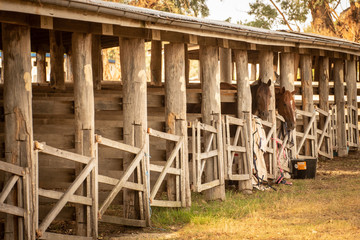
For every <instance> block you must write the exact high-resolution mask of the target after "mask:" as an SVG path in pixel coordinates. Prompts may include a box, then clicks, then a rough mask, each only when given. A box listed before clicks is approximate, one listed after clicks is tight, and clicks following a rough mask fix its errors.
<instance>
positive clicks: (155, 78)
mask: <svg viewBox="0 0 360 240" xmlns="http://www.w3.org/2000/svg"><path fill="white" fill-rule="evenodd" d="M161 60H162V43H161V41H157V40H152V41H151V62H150V69H151V82H152V83H153V84H154V85H156V86H161V84H162V83H161V69H162V61H161Z"/></svg>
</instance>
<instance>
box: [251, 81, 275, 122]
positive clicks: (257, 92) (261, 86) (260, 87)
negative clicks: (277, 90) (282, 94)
mask: <svg viewBox="0 0 360 240" xmlns="http://www.w3.org/2000/svg"><path fill="white" fill-rule="evenodd" d="M270 86H271V80H270V79H269V81H268V82H267V83H264V82H262V81H261V79H259V80H258V81H257V82H255V83H253V84H252V85H251V86H250V89H251V97H252V105H251V109H252V110H251V112H252V114H254V115H257V116H258V117H260V118H261V119H262V120H266V119H267V118H268V117H269V104H270V98H271V92H270Z"/></svg>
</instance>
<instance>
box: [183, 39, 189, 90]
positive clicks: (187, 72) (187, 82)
mask: <svg viewBox="0 0 360 240" xmlns="http://www.w3.org/2000/svg"><path fill="white" fill-rule="evenodd" d="M188 50H189V47H188V44H186V43H185V48H184V51H185V82H186V85H188V84H189V83H190V59H189V51H188Z"/></svg>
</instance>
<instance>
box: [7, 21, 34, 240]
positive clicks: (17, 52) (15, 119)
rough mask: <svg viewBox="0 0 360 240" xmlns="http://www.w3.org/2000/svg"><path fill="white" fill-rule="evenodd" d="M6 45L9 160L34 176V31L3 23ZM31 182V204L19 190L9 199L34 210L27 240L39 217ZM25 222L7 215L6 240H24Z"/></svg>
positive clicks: (8, 175) (14, 203) (13, 202)
mask: <svg viewBox="0 0 360 240" xmlns="http://www.w3.org/2000/svg"><path fill="white" fill-rule="evenodd" d="M2 44H3V45H2V46H3V59H4V80H5V81H4V115H5V127H4V129H5V159H6V162H8V163H11V164H14V165H19V166H22V167H27V168H29V170H30V176H32V174H34V168H33V167H34V166H35V164H36V163H35V160H34V152H33V149H34V148H33V124H32V102H31V99H32V89H31V59H30V53H31V49H30V28H29V27H27V26H18V25H12V24H5V23H3V24H2ZM10 176H11V175H10V174H6V177H7V179H9V178H10ZM30 176H27V177H30ZM30 179H31V182H30V186H28V187H30V188H31V190H30V191H29V196H28V197H29V198H28V201H29V202H27V203H26V202H24V201H25V199H26V198H27V196H23V197H22V198H20V196H22V193H21V191H16V190H13V191H12V192H11V193H10V195H9V196H8V199H7V203H8V204H11V205H16V203H17V200H19V201H20V202H23V203H22V204H21V205H23V206H27V205H29V206H30V209H26V207H25V209H24V210H25V214H27V215H28V216H27V217H28V221H29V220H30V222H31V226H30V229H28V232H25V234H24V236H25V239H29V238H30V239H35V223H33V221H34V220H35V219H36V216H37V214H38V212H37V207H36V200H35V199H36V196H35V193H36V189H35V184H36V183H35V182H34V179H33V178H32V177H30ZM23 187H24V186H23ZM17 198H19V199H17ZM19 219H20V218H19ZM21 219H22V220H20V221H18V217H15V216H14V215H9V214H8V215H6V220H5V236H4V237H5V238H4V239H5V240H10V239H11V240H12V239H20V238H22V237H21V235H22V233H23V229H24V225H23V220H24V219H23V218H21ZM25 220H26V219H25ZM21 225H22V226H21ZM25 226H26V222H25ZM25 229H26V228H25Z"/></svg>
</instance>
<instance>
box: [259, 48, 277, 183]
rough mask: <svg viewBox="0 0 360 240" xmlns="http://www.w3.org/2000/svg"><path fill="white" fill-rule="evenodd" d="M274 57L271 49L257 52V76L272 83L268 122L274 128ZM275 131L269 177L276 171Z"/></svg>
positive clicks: (265, 81)
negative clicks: (258, 62)
mask: <svg viewBox="0 0 360 240" xmlns="http://www.w3.org/2000/svg"><path fill="white" fill-rule="evenodd" d="M273 59H274V55H273V52H271V51H261V52H260V54H259V60H260V74H259V77H260V78H261V81H263V82H264V83H267V82H268V81H269V79H270V80H271V81H272V84H271V86H270V92H271V99H270V105H269V112H270V114H269V120H268V121H269V122H271V123H273V127H275V129H276V112H275V86H274V81H273V77H274V65H273V61H274V60H273ZM275 133H276V131H274V134H273V136H272V139H273V141H272V146H273V149H274V154H272V155H271V157H270V159H269V164H270V172H271V173H272V174H270V175H273V176H270V177H273V178H274V177H275V174H276V172H277V169H278V168H277V161H276V153H275V151H276V140H275V138H276V134H275Z"/></svg>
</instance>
